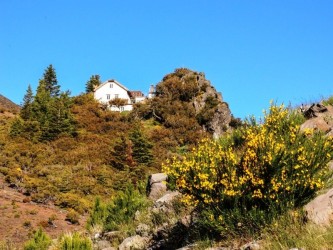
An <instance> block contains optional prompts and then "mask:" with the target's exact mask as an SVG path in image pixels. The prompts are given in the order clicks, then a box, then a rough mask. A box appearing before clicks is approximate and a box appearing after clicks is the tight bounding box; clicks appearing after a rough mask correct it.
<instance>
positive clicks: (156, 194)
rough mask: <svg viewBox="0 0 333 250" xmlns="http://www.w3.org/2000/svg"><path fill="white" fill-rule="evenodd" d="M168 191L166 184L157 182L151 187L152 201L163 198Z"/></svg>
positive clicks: (150, 196) (150, 195)
mask: <svg viewBox="0 0 333 250" xmlns="http://www.w3.org/2000/svg"><path fill="white" fill-rule="evenodd" d="M166 191H167V186H166V183H162V182H157V183H154V184H152V185H151V186H150V193H149V196H148V197H149V198H150V199H152V200H157V199H158V198H160V197H162V196H163V195H164V194H165V193H166Z"/></svg>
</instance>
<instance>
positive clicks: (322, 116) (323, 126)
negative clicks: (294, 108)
mask: <svg viewBox="0 0 333 250" xmlns="http://www.w3.org/2000/svg"><path fill="white" fill-rule="evenodd" d="M301 111H302V113H303V115H304V117H305V118H307V119H308V120H306V121H305V122H304V123H303V124H302V125H301V127H300V129H301V131H304V130H306V129H313V130H317V131H321V132H323V133H326V134H328V135H332V130H333V107H332V106H323V105H322V104H319V103H317V104H312V105H311V106H309V107H302V108H301Z"/></svg>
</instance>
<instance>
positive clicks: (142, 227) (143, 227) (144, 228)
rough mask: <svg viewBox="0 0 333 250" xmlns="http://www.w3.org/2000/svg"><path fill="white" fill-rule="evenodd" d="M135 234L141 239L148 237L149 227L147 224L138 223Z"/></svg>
mask: <svg viewBox="0 0 333 250" xmlns="http://www.w3.org/2000/svg"><path fill="white" fill-rule="evenodd" d="M135 232H136V233H137V234H138V235H140V236H142V237H148V236H149V233H150V227H149V226H148V225H147V224H143V223H140V224H139V225H138V226H137V227H136V229H135Z"/></svg>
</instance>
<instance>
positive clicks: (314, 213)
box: [304, 188, 333, 226]
mask: <svg viewBox="0 0 333 250" xmlns="http://www.w3.org/2000/svg"><path fill="white" fill-rule="evenodd" d="M304 209H305V211H306V212H307V216H308V219H309V220H310V221H312V222H314V223H315V224H318V225H323V226H328V225H330V223H331V221H332V220H333V188H332V189H330V190H328V191H327V192H326V193H324V194H322V195H319V196H318V197H316V198H315V199H313V200H312V201H310V202H309V203H308V204H307V205H306V206H305V207H304Z"/></svg>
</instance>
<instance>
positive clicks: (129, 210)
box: [88, 184, 149, 232]
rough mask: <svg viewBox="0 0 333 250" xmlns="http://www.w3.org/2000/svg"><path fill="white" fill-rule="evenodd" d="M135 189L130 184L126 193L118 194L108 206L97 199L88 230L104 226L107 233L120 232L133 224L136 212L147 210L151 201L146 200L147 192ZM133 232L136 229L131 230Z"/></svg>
mask: <svg viewBox="0 0 333 250" xmlns="http://www.w3.org/2000/svg"><path fill="white" fill-rule="evenodd" d="M142 187H143V186H142V184H141V190H140V189H135V188H134V187H133V185H131V184H129V185H128V186H127V187H126V189H125V190H124V191H120V192H118V193H117V195H116V196H115V197H113V199H111V201H110V202H109V203H107V204H104V203H102V202H101V201H100V198H96V201H95V205H94V207H93V210H92V213H91V216H90V219H89V220H88V229H91V228H93V227H95V226H98V225H99V226H102V228H103V230H105V231H114V230H120V229H122V228H123V227H126V225H128V224H132V223H133V220H134V216H135V212H137V211H141V210H143V209H145V208H147V206H148V204H149V201H148V200H147V198H146V194H145V190H144V189H143V188H142ZM131 230H132V232H133V230H134V228H131Z"/></svg>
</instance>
